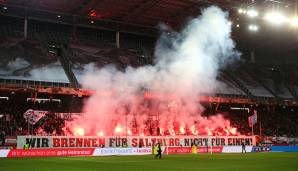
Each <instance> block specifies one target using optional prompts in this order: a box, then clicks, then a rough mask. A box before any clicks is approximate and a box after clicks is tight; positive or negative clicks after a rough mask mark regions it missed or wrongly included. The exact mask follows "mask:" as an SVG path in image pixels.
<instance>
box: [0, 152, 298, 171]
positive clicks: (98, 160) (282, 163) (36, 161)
mask: <svg viewBox="0 0 298 171" xmlns="http://www.w3.org/2000/svg"><path fill="white" fill-rule="evenodd" d="M0 170H1V171H13V170H18V171H27V170H28V171H60V170H71V171H84V170H88V171H89V170H90V171H91V170H92V171H94V170H99V171H147V170H148V171H149V170H150V171H151V170H152V171H153V170H154V171H176V170H177V171H180V170H181V171H188V170H192V171H194V170H206V171H207V170H208V171H213V170H227V171H275V170H276V171H283V170H284V171H291V170H293V171H294V170H295V171H297V170H298V153H249V154H244V155H243V154H212V155H211V154H199V155H195V154H193V155H192V154H189V155H168V156H164V158H163V159H161V160H159V159H154V158H153V157H152V156H149V155H147V156H109V157H59V158H58V157H49V158H0Z"/></svg>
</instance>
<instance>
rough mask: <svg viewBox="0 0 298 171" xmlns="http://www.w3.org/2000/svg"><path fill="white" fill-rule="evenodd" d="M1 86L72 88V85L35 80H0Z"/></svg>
mask: <svg viewBox="0 0 298 171" xmlns="http://www.w3.org/2000/svg"><path fill="white" fill-rule="evenodd" d="M0 84H4V85H6V84H8V85H20V86H22V87H30V86H36V87H37V86H40V87H69V88H71V84H70V83H60V82H48V81H34V80H18V79H3V78H0Z"/></svg>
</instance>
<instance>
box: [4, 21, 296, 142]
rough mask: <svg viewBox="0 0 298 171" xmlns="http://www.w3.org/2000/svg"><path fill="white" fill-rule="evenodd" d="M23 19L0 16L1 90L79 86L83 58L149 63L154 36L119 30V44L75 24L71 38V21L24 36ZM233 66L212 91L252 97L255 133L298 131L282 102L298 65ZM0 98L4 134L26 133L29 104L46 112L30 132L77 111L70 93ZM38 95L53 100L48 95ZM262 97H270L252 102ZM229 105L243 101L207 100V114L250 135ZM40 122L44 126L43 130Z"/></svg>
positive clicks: (56, 129) (52, 130)
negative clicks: (256, 117) (211, 102)
mask: <svg viewBox="0 0 298 171" xmlns="http://www.w3.org/2000/svg"><path fill="white" fill-rule="evenodd" d="M22 22H23V21H21V20H20V19H16V18H12V17H3V16H0V36H1V37H0V47H1V49H0V66H1V68H0V84H1V86H2V87H3V88H4V89H5V88H7V87H6V86H7V85H15V86H17V87H18V86H20V87H22V88H28V89H30V88H32V89H34V88H36V87H50V88H51V87H58V88H59V87H61V88H81V87H80V81H81V80H82V78H81V74H80V73H81V72H82V71H83V70H84V67H85V66H86V65H88V64H94V65H95V66H96V67H99V68H100V67H103V66H105V65H107V64H114V65H115V66H117V67H118V68H119V69H122V70H123V69H125V67H126V66H132V67H138V66H142V65H148V64H152V61H153V59H152V55H153V47H154V42H155V40H154V38H152V37H147V36H143V35H134V34H131V33H121V34H122V35H121V39H120V47H117V45H116V43H115V32H114V31H109V30H99V29H94V28H85V27H78V28H77V36H76V37H74V36H73V35H72V34H71V32H72V31H71V30H72V27H71V26H69V25H63V24H59V23H49V22H41V21H35V20H30V24H29V27H28V37H27V38H24V35H23V30H22V29H23V25H22ZM239 65H240V66H239V67H238V68H236V69H231V68H226V69H224V70H223V71H220V73H219V76H218V78H217V80H218V81H219V82H220V85H221V86H220V87H218V89H217V90H216V92H215V95H211V96H216V97H231V98H236V99H237V98H243V97H244V98H248V99H252V100H253V101H254V103H253V104H247V105H248V106H244V107H249V108H255V109H257V110H258V111H259V113H260V115H259V116H260V123H261V125H260V126H258V127H259V128H255V129H256V132H258V131H257V129H259V132H258V134H263V135H266V136H287V137H294V136H298V135H297V132H298V131H297V129H298V127H297V125H298V124H297V123H298V121H297V117H296V116H295V113H297V107H291V106H290V105H284V103H287V101H288V100H295V99H297V92H298V82H297V80H298V72H297V66H295V65H294V66H293V67H292V68H290V67H282V66H280V68H281V69H279V68H278V69H277V68H273V67H272V68H270V67H269V68H268V67H259V66H256V65H259V64H252V63H244V64H239ZM45 68H52V70H49V71H45V72H50V73H49V75H44V73H45V72H42V73H41V74H40V75H38V74H37V73H38V72H40V71H42V70H43V69H45ZM53 70H55V71H56V72H54V71H53ZM51 72H53V73H52V74H51ZM57 73H59V74H57ZM36 74H37V75H36ZM51 75H55V76H51ZM57 75H59V78H58V77H56V76H57ZM47 76H48V77H47ZM1 96H3V97H8V99H0V103H1V104H0V114H1V116H2V117H1V118H0V122H1V127H0V131H4V132H5V134H6V135H19V134H28V129H27V127H28V125H27V124H26V121H25V119H24V117H22V116H23V114H24V112H26V110H28V109H34V110H47V111H49V112H50V113H49V114H47V116H46V117H45V118H44V119H43V121H42V122H41V123H40V124H38V125H34V127H32V128H31V129H32V130H31V134H48V135H63V134H64V132H63V131H62V128H63V127H64V124H65V123H64V120H63V119H61V118H59V117H58V118H53V117H56V115H53V113H56V112H66V113H71V112H82V107H83V98H79V97H76V96H73V95H61V96H59V98H60V99H61V103H56V102H35V103H33V102H31V101H27V100H26V98H25V97H28V96H32V94H25V95H24V96H22V94H21V95H19V94H18V93H16V94H15V93H14V92H13V91H12V92H11V93H10V94H7V92H4V93H2V92H1ZM44 96H45V97H46V98H49V99H50V98H52V95H49V94H46V95H44ZM263 99H266V100H267V101H266V102H268V103H267V104H261V103H260V104H258V102H259V101H262V100H263ZM271 101H278V102H281V104H282V105H280V104H279V103H274V104H270V102H271ZM66 102H67V103H66ZM232 106H238V107H243V104H241V105H239V104H233V103H229V104H225V103H220V104H218V106H217V107H214V106H212V105H205V107H206V111H207V112H206V113H205V114H206V115H212V114H214V113H216V112H223V113H227V114H226V115H225V117H227V118H228V119H229V120H231V123H232V125H233V126H235V127H237V129H238V130H239V132H240V133H241V134H243V135H249V134H250V132H251V130H250V128H249V127H248V125H247V120H246V118H247V117H248V116H249V113H244V112H242V111H240V112H239V111H238V112H235V111H232V110H230V107H232ZM215 111H216V112H215ZM243 113H244V114H243ZM285 116H286V117H285ZM39 128H42V129H43V130H44V132H42V133H41V132H40V131H39V130H40V129H39ZM293 128H295V129H293Z"/></svg>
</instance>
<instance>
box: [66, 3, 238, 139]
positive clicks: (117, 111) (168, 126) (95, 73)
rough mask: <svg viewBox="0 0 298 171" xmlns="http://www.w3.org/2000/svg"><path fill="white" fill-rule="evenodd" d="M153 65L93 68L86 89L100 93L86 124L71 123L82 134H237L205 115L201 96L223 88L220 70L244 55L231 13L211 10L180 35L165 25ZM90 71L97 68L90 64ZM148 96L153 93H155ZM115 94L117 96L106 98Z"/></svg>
mask: <svg viewBox="0 0 298 171" xmlns="http://www.w3.org/2000/svg"><path fill="white" fill-rule="evenodd" d="M160 28H161V30H163V31H164V32H163V33H162V34H161V36H160V38H159V40H158V41H157V44H156V47H155V53H154V55H155V61H154V64H153V65H147V66H142V67H139V68H132V67H127V68H126V69H125V70H124V71H119V70H117V69H116V67H113V66H106V67H103V68H100V69H98V68H92V67H91V68H88V70H87V71H86V74H85V76H84V79H83V82H82V83H83V86H84V88H89V89H93V90H95V94H94V95H92V96H91V97H90V98H89V99H88V100H87V101H86V104H85V106H84V111H83V112H84V113H85V115H84V116H83V118H82V119H79V120H76V121H75V122H72V123H69V125H68V126H69V127H70V128H71V129H72V131H73V132H74V134H78V135H82V134H84V135H98V136H103V135H106V136H110V135H116V136H118V135H140V136H149V135H154V136H158V135H161V136H179V135H236V134H237V130H236V128H233V127H232V126H231V125H230V121H228V120H226V119H225V118H223V116H222V115H220V114H218V115H214V116H211V117H204V116H202V112H203V111H204V107H203V106H202V105H201V104H200V103H199V102H198V98H197V97H199V96H201V95H202V94H214V93H215V91H216V89H217V88H218V87H219V86H220V85H221V84H220V83H219V82H218V81H217V80H216V77H217V75H218V70H219V69H220V68H221V67H224V66H225V64H226V63H228V62H231V61H233V58H234V57H235V56H236V57H237V56H239V54H238V53H237V52H235V51H234V47H235V45H234V42H233V40H232V39H231V38H230V33H231V26H230V24H229V20H228V15H227V13H225V12H223V11H222V10H220V9H219V8H217V7H210V8H207V9H206V10H204V11H203V12H202V16H199V17H197V18H195V19H193V20H191V21H190V22H189V23H188V24H187V25H186V27H185V29H184V30H182V31H181V33H177V32H174V31H172V30H171V29H170V28H167V26H165V25H161V26H160ZM88 66H89V67H90V66H92V65H88ZM144 91H149V92H154V93H152V94H150V93H145V96H144V95H143V92H144ZM105 92H112V93H105Z"/></svg>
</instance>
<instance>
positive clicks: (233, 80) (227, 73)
mask: <svg viewBox="0 0 298 171" xmlns="http://www.w3.org/2000/svg"><path fill="white" fill-rule="evenodd" d="M223 73H224V74H223V75H226V76H227V77H225V79H229V80H231V81H232V82H234V83H235V84H236V85H237V86H238V87H239V88H240V89H241V90H242V91H243V92H245V93H246V95H247V96H252V93H251V91H250V90H249V89H248V88H247V87H246V86H245V85H243V84H242V83H241V82H240V81H239V80H238V79H237V77H236V76H235V75H234V74H233V73H232V72H230V71H224V72H223Z"/></svg>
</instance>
